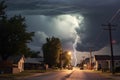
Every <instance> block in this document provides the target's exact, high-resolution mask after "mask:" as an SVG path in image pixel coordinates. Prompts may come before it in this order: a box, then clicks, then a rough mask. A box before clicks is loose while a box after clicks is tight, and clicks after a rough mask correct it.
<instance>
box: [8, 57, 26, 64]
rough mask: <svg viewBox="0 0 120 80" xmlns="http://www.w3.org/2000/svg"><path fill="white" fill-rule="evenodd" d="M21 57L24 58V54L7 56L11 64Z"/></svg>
mask: <svg viewBox="0 0 120 80" xmlns="http://www.w3.org/2000/svg"><path fill="white" fill-rule="evenodd" d="M22 57H23V58H24V55H18V56H11V57H9V58H8V60H9V61H12V62H13V64H17V63H18V62H19V60H20V59H21V58H22Z"/></svg>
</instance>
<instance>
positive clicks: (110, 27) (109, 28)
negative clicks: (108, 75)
mask: <svg viewBox="0 0 120 80" xmlns="http://www.w3.org/2000/svg"><path fill="white" fill-rule="evenodd" d="M102 26H107V27H108V28H107V29H105V30H108V31H109V39H110V51H111V58H110V59H111V70H112V74H114V73H115V71H114V55H113V45H112V30H114V29H113V28H112V27H113V26H115V25H112V24H110V23H108V24H107V25H102Z"/></svg>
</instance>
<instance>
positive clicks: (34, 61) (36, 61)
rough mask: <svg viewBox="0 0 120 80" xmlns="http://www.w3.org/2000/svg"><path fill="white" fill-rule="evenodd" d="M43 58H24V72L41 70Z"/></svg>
mask: <svg viewBox="0 0 120 80" xmlns="http://www.w3.org/2000/svg"><path fill="white" fill-rule="evenodd" d="M43 61H44V59H43V58H26V59H25V64H24V65H25V66H24V68H25V70H36V69H42V68H43Z"/></svg>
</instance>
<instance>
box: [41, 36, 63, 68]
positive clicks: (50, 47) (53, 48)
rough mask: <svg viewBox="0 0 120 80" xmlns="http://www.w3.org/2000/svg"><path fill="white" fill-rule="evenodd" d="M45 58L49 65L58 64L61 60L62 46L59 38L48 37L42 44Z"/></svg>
mask: <svg viewBox="0 0 120 80" xmlns="http://www.w3.org/2000/svg"><path fill="white" fill-rule="evenodd" d="M42 50H43V54H44V60H45V63H47V64H48V65H49V66H56V65H57V64H58V63H59V62H60V58H59V57H60V54H62V46H61V42H60V39H59V38H55V37H52V38H46V43H45V44H43V46H42Z"/></svg>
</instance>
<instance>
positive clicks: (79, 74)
mask: <svg viewBox="0 0 120 80" xmlns="http://www.w3.org/2000/svg"><path fill="white" fill-rule="evenodd" d="M21 80H111V79H109V78H105V77H103V76H101V75H99V74H96V73H94V72H91V71H88V70H79V69H74V70H64V71H58V72H50V73H46V74H42V75H41V74H40V75H37V76H30V77H27V78H25V79H21Z"/></svg>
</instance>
